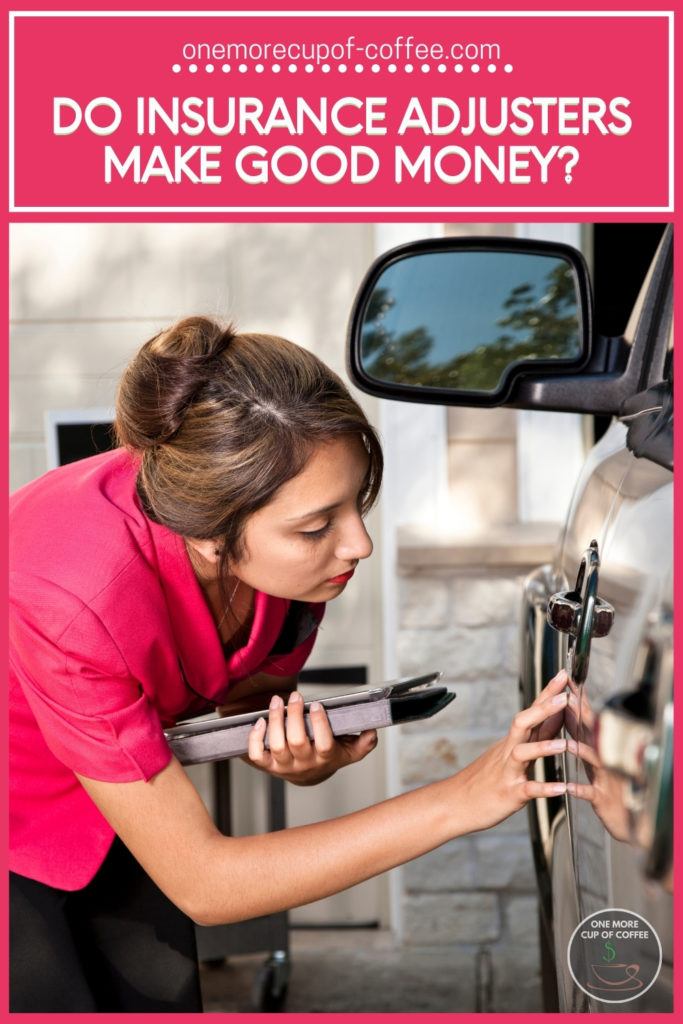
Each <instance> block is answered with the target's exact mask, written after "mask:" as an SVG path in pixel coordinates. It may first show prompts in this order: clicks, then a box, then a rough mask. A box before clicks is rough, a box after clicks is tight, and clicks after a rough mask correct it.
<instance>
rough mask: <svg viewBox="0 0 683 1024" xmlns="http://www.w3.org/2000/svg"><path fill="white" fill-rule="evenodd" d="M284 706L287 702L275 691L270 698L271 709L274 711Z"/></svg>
mask: <svg viewBox="0 0 683 1024" xmlns="http://www.w3.org/2000/svg"><path fill="white" fill-rule="evenodd" d="M284 706H285V703H284V701H283V699H282V697H279V696H278V694H277V693H274V694H273V696H272V697H271V698H270V708H271V711H274V710H275V709H276V708H283V707H284Z"/></svg>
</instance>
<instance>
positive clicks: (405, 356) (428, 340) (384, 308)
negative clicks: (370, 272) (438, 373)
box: [363, 288, 434, 384]
mask: <svg viewBox="0 0 683 1024" xmlns="http://www.w3.org/2000/svg"><path fill="white" fill-rule="evenodd" d="M395 305H396V299H395V298H394V297H393V295H391V294H390V292H389V291H388V289H386V288H376V289H375V291H374V292H373V293H372V295H371V296H370V301H369V302H368V308H367V310H366V313H365V319H364V323H363V363H364V365H365V368H366V372H367V373H368V374H369V375H370V376H371V377H375V378H377V379H378V380H389V381H392V382H393V383H395V384H424V382H425V378H427V377H429V376H430V375H431V374H432V373H433V367H432V366H431V365H430V363H429V358H428V357H429V353H430V351H431V349H432V347H433V345H434V339H433V338H432V337H431V335H430V334H429V332H428V331H427V330H426V328H424V327H415V328H414V329H413V330H411V331H405V332H404V333H403V334H399V335H398V336H397V335H395V334H394V332H393V331H389V330H387V328H386V327H385V325H384V323H383V321H384V318H385V316H386V314H387V313H388V311H389V310H390V309H392V308H393V307H394V306H395Z"/></svg>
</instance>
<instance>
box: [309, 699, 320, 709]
mask: <svg viewBox="0 0 683 1024" xmlns="http://www.w3.org/2000/svg"><path fill="white" fill-rule="evenodd" d="M321 710H322V704H321V703H320V701H319V700H314V701H313V703H312V704H311V711H321Z"/></svg>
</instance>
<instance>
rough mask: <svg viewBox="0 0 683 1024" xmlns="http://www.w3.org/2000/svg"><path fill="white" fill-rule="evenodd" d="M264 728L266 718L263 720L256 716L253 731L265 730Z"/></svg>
mask: <svg viewBox="0 0 683 1024" xmlns="http://www.w3.org/2000/svg"><path fill="white" fill-rule="evenodd" d="M265 729H266V720H265V718H257V719H256V721H255V722H254V731H255V732H265Z"/></svg>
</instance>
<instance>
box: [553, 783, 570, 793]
mask: <svg viewBox="0 0 683 1024" xmlns="http://www.w3.org/2000/svg"><path fill="white" fill-rule="evenodd" d="M551 792H553V793H555V795H556V796H562V794H563V793H566V792H567V784H566V782H556V783H555V784H554V785H553V787H552V790H551Z"/></svg>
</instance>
